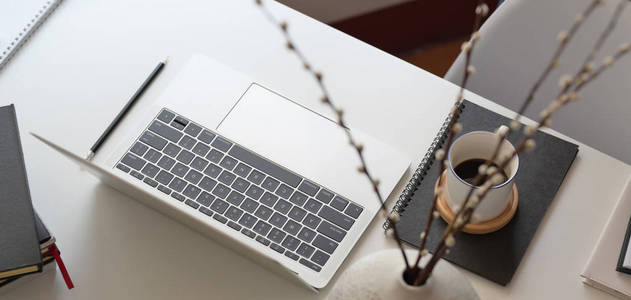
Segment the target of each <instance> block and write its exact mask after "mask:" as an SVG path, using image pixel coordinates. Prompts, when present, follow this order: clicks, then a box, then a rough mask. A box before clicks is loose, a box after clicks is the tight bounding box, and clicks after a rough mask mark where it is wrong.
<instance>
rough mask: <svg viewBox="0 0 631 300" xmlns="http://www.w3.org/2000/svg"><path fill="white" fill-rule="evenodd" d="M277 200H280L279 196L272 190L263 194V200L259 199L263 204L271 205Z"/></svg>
mask: <svg viewBox="0 0 631 300" xmlns="http://www.w3.org/2000/svg"><path fill="white" fill-rule="evenodd" d="M252 187H254V186H252ZM250 188H251V187H250ZM248 196H249V195H248ZM276 200H278V196H276V195H273V194H272V193H270V192H265V194H263V197H261V200H259V201H261V203H263V204H265V205H267V206H269V207H272V206H274V204H275V203H276Z"/></svg>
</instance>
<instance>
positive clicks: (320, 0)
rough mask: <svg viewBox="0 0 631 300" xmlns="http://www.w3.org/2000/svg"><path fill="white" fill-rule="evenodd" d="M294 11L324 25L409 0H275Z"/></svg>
mask: <svg viewBox="0 0 631 300" xmlns="http://www.w3.org/2000/svg"><path fill="white" fill-rule="evenodd" d="M277 1H278V2H281V3H283V4H285V5H287V6H289V7H291V8H293V9H295V10H298V11H300V12H302V13H303V14H306V15H308V16H311V17H313V18H315V19H317V20H319V21H322V22H325V23H332V22H335V21H339V20H343V19H346V18H350V17H353V16H357V15H361V14H364V13H367V12H370V11H373V10H377V9H380V8H385V7H388V6H391V5H395V4H399V3H403V2H409V1H411V0H277Z"/></svg>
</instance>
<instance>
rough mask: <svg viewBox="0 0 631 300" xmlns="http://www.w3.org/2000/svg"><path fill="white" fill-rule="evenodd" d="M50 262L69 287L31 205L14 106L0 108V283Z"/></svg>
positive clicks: (51, 241) (52, 242)
mask: <svg viewBox="0 0 631 300" xmlns="http://www.w3.org/2000/svg"><path fill="white" fill-rule="evenodd" d="M52 261H56V262H57V265H58V266H59V269H60V270H61V272H62V274H63V276H64V279H65V280H66V284H67V285H68V288H72V287H73V286H72V282H71V281H70V277H68V273H67V272H66V270H65V267H64V265H63V262H62V261H61V258H60V256H59V250H58V249H57V246H56V244H55V238H54V237H52V236H51V234H50V233H49V231H48V229H47V228H46V226H44V223H42V221H41V220H40V219H39V216H38V215H37V214H36V213H35V212H34V210H33V206H32V204H31V195H30V192H29V186H28V179H27V176H26V169H25V167H24V158H23V155H22V146H21V143H20V134H19V132H18V126H17V120H16V117H15V109H14V107H13V105H10V106H5V107H0V286H4V285H6V284H8V283H10V282H13V281H15V280H17V279H19V278H22V277H24V276H27V275H30V274H34V273H39V272H41V271H42V268H43V266H44V265H46V264H49V263H51V262H52Z"/></svg>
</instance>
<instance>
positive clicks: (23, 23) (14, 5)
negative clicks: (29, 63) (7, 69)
mask: <svg viewBox="0 0 631 300" xmlns="http://www.w3.org/2000/svg"><path fill="white" fill-rule="evenodd" d="M59 3H61V0H0V69H2V67H4V65H6V64H7V63H8V62H9V60H11V58H12V57H13V55H15V53H16V52H17V51H18V50H20V48H21V47H22V46H23V45H24V43H26V41H27V40H28V39H29V38H30V37H31V35H33V33H34V32H35V30H37V28H38V27H39V26H40V25H41V24H42V23H43V22H44V21H45V20H46V18H47V17H48V16H49V15H50V14H51V13H52V12H53V11H54V10H55V8H57V6H58V5H59Z"/></svg>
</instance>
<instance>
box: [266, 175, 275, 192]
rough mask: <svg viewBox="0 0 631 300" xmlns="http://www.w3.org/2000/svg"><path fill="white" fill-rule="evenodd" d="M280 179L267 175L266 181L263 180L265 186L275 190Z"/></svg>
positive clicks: (272, 190) (271, 190) (267, 188)
mask: <svg viewBox="0 0 631 300" xmlns="http://www.w3.org/2000/svg"><path fill="white" fill-rule="evenodd" d="M278 184H279V182H278V180H276V179H274V178H272V177H269V176H267V178H265V181H263V184H262V186H263V188H264V189H266V190H268V191H270V192H274V191H275V190H276V188H277V187H278Z"/></svg>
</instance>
